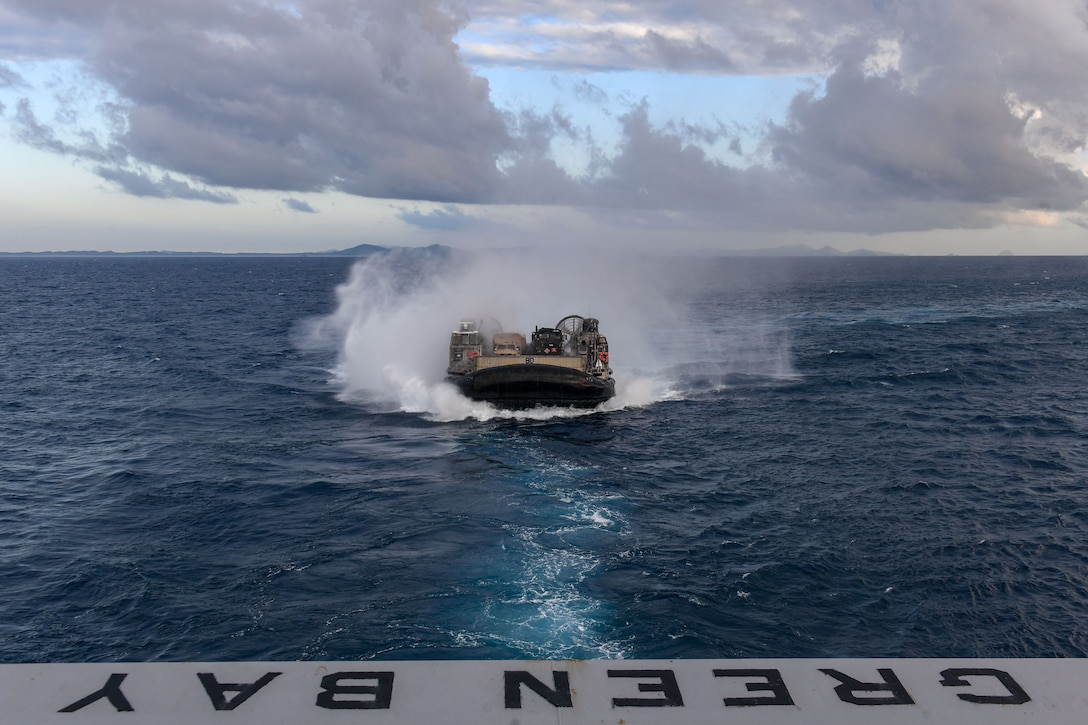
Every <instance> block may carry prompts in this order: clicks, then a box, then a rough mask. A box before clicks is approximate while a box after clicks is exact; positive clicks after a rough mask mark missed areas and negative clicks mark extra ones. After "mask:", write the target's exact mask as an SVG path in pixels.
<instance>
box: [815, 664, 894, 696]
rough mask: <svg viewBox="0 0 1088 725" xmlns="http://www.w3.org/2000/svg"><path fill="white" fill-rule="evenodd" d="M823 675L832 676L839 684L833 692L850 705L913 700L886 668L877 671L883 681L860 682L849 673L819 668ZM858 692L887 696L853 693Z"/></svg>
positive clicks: (892, 672) (892, 673)
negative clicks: (883, 693) (880, 693)
mask: <svg viewBox="0 0 1088 725" xmlns="http://www.w3.org/2000/svg"><path fill="white" fill-rule="evenodd" d="M820 672H823V673H824V674H825V675H828V676H830V677H834V678H835V679H836V680H838V681H839V682H840V683H841V684H839V685H836V686H835V694H836V695H838V696H839V699H840V700H842V701H843V702H848V703H850V704H851V705H913V704H914V700H913V699H912V698H911V696H910V694H909V693H908V692H907V688H905V687H903V683H901V682H900V681H899V678H898V677H896V676H895V672H894V671H892V670H890V669H887V668H883V667H882V668H880V669H878V670H877V672H879V673H880V676H881V677H883V678H884V681H883V682H862V681H861V680H855V679H854V678H853V677H850V676H849V675H844V674H843V673H841V672H839V671H838V670H823V669H822V670H820ZM859 692H887V693H888V695H887V696H879V695H877V696H871V697H862V696H859V695H857V694H855V693H859Z"/></svg>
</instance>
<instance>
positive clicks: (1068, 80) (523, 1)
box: [0, 0, 1088, 233]
mask: <svg viewBox="0 0 1088 725" xmlns="http://www.w3.org/2000/svg"><path fill="white" fill-rule="evenodd" d="M456 7H457V6H455V5H451V4H448V3H446V2H444V1H443V0H365V1H364V0H295V1H293V2H269V1H267V0H235V1H234V2H230V3H224V2H219V1H218V0H188V1H186V2H182V1H181V0H142V1H141V2H139V3H134V2H129V1H128V0H101V1H100V2H95V3H88V2H86V1H85V0H6V2H5V11H4V12H5V13H6V14H5V15H4V22H5V23H6V27H7V28H10V29H11V32H9V33H6V34H5V35H6V36H7V38H8V40H6V41H3V42H0V57H8V58H15V57H20V58H23V57H55V58H65V59H68V60H76V61H79V62H81V63H82V67H83V68H84V69H85V72H87V73H88V74H90V75H91V76H93V77H94V78H95V79H97V81H99V82H101V83H103V84H105V86H107V87H108V88H109V89H111V92H112V93H113V94H114V96H115V102H113V103H112V105H111V106H109V110H110V111H111V113H112V114H113V115H112V118H111V121H112V123H111V124H110V125H109V130H103V128H102V127H94V128H92V127H86V128H82V129H81V128H79V127H78V125H74V126H73V125H72V124H67V125H66V124H64V123H61V122H60V121H54V122H52V123H50V122H46V121H43V120H41V119H39V118H38V117H37V116H36V115H35V114H34V112H33V109H32V108H31V105H30V103H29V101H26V99H23V100H20V101H19V102H18V103H17V105H16V107H15V112H14V113H11V112H10V110H9V111H8V113H7V115H5V117H4V118H5V119H6V121H7V122H8V123H10V125H11V126H12V128H13V129H14V132H15V133H14V135H15V137H16V138H17V139H19V140H20V141H22V142H23V143H26V144H28V145H31V146H34V147H35V148H39V149H43V150H48V151H51V152H54V153H58V154H65V155H69V156H73V157H76V158H79V159H82V160H84V161H86V162H88V163H89V164H91V165H93V168H94V169H95V170H96V173H98V174H99V175H100V176H101V177H102V178H104V179H107V180H109V181H111V182H112V183H116V184H118V185H119V186H120V187H121V188H122V189H124V190H125V191H126V192H128V193H131V194H135V195H141V196H158V197H172V198H189V199H206V200H208V201H213V202H217V203H229V202H232V201H234V200H235V199H234V196H233V193H232V190H237V189H268V190H277V191H281V192H288V193H302V192H309V193H320V192H323V191H329V190H337V191H342V192H347V193H349V194H355V195H360V196H366V197H377V198H394V199H404V200H413V201H421V202H431V203H437V204H440V205H445V206H440V207H438V208H437V209H435V210H434V211H431V212H427V213H421V212H414V211H413V212H405V213H403V214H402V215H401V219H402V220H403V221H405V222H407V223H409V224H412V225H415V226H420V227H424V228H431V229H436V228H441V229H453V228H461V227H463V226H464V225H468V224H470V223H472V221H473V217H472V216H470V215H468V214H465V213H464V212H462V211H461V208H460V207H459V206H456V205H458V204H494V203H501V204H540V205H564V206H570V207H576V208H579V209H586V210H591V212H590V213H594V214H598V215H601V216H612V217H613V218H619V217H620V216H622V215H623V214H627V215H628V216H629V217H630V218H632V219H635V218H643V217H642V215H647V217H649V216H654V215H658V218H665V217H667V216H668V215H669V214H685V215H687V216H685V218H684V223H694V224H700V223H701V224H707V225H711V226H712V225H713V224H727V225H728V226H729V228H731V229H749V230H809V231H811V230H820V231H835V230H848V231H864V232H870V233H880V232H885V231H900V230H916V229H933V228H975V227H982V226H987V225H993V224H1001V223H1004V222H1003V220H1005V219H1008V218H1030V216H1023V217H1018V216H1016V214H1019V213H1021V212H1024V213H1026V214H1029V215H1030V214H1031V213H1032V212H1033V211H1036V210H1038V211H1045V212H1048V213H1049V212H1054V213H1058V212H1062V213H1068V214H1070V215H1072V214H1073V213H1074V212H1078V211H1079V212H1081V213H1083V211H1084V209H1085V206H1084V205H1085V202H1086V200H1088V183H1086V177H1085V175H1084V173H1083V171H1084V170H1085V168H1086V167H1088V162H1086V161H1085V156H1084V149H1085V147H1086V144H1088V76H1086V75H1085V74H1084V73H1083V71H1082V69H1083V68H1084V67H1088V24H1086V22H1085V21H1086V16H1088V12H1086V11H1085V9H1084V7H1083V3H1080V2H1075V1H1074V0H1039V1H1038V2H1030V3H1029V2H1026V1H1023V0H964V1H963V2H957V3H947V2H938V1H937V0H914V1H913V2H907V3H896V4H892V5H887V4H884V3H872V4H866V3H857V2H855V1H854V0H812V1H811V2H805V3H800V2H792V1H791V0H775V1H774V2H768V3H690V2H685V1H683V0H675V1H671V2H670V1H667V0H623V1H620V0H603V1H602V2H599V3H589V4H587V3H584V2H575V1H574V0H466V1H465V5H464V9H463V10H458V9H456ZM13 38H14V39H18V40H17V42H16V41H13V40H11V39H13ZM1041 48H1045V49H1046V52H1040V50H1039V49H1041ZM470 64H471V65H470ZM500 64H516V65H518V66H521V67H531V68H537V69H540V68H546V69H553V70H558V71H564V70H570V69H577V70H591V71H594V72H598V73H603V72H612V71H627V70H639V71H647V70H651V71H663V72H664V71H668V72H672V73H678V72H684V73H699V74H705V75H715V74H717V75H722V74H748V75H753V76H758V75H761V74H779V73H792V74H801V73H803V74H818V75H820V76H821V77H824V78H826V84H825V87H823V88H821V89H820V90H818V91H813V92H806V93H802V94H800V95H798V96H797V97H796V98H794V99H793V101H792V103H791V104H790V105H789V110H788V114H787V116H786V117H785V118H782V119H778V120H777V121H776V122H774V123H772V124H768V125H767V126H766V127H765V128H764V129H763V132H762V137H761V138H753V139H750V140H749V139H748V138H745V141H744V144H743V146H742V145H741V141H740V139H739V138H737V137H736V135H735V134H730V133H729V132H727V131H726V130H725V129H726V126H725V125H724V124H723V123H721V122H716V123H696V122H692V121H685V120H684V119H682V118H678V117H674V118H673V119H672V120H671V121H657V122H653V121H652V120H651V119H652V118H657V116H656V115H655V114H652V113H651V109H653V108H654V106H653V104H654V102H655V101H654V98H653V97H647V98H645V99H641V98H638V97H636V100H634V101H631V102H630V103H629V105H628V106H627V107H626V110H625V111H624V112H622V113H617V114H615V115H611V116H609V115H608V114H601V117H602V118H605V117H607V118H608V119H610V120H611V121H612V122H614V123H615V124H616V126H617V129H618V141H617V142H616V143H615V144H614V145H612V144H609V145H608V147H607V148H601V147H599V146H598V145H597V141H596V135H595V133H594V132H593V130H592V129H589V128H584V127H581V126H579V122H578V121H577V120H576V118H575V117H574V116H572V115H571V114H572V111H570V110H567V109H565V108H564V107H563V105H562V104H560V105H557V106H555V107H553V108H551V109H550V110H546V111H542V110H540V109H538V108H526V109H518V110H515V111H512V112H500V111H499V110H498V109H497V108H496V107H495V105H494V104H493V102H492V99H491V96H490V89H489V86H488V82H487V81H486V80H485V79H484V78H483V77H482V76H480V75H477V74H476V73H475V72H474V71H473V70H472V66H473V65H474V66H475V67H481V68H483V67H487V66H489V65H500ZM18 80H19V79H18V77H17V74H16V73H15V71H13V70H10V69H9V68H8V67H7V66H6V65H0V88H8V89H10V88H13V87H14V85H15V83H16V82H17V81H18ZM566 87H567V88H569V89H571V90H570V96H569V98H570V104H571V106H572V107H573V106H576V105H579V104H581V105H582V106H585V105H591V106H592V105H597V106H599V107H600V106H604V105H606V104H611V103H622V102H623V101H622V100H618V101H617V100H615V99H614V98H610V97H609V94H607V93H605V92H604V91H603V90H602V89H601V87H600V86H598V85H595V84H593V83H591V82H589V81H587V80H585V79H581V80H580V81H578V82H572V83H568V84H566ZM613 95H614V96H620V98H621V99H622V98H623V97H625V96H622V95H621V94H616V93H613ZM729 103H730V99H722V108H723V113H725V112H727V109H728V107H729ZM2 110H3V109H0V111H2ZM572 148H573V149H575V150H576V151H577V153H578V154H580V156H579V158H580V159H583V160H584V163H582V165H581V166H580V167H579V168H578V170H577V171H575V170H573V169H572V167H573V166H575V165H574V164H570V163H566V164H565V163H563V160H562V151H563V150H564V149H568V150H569V149H572ZM133 169H141V170H146V171H134V170H133ZM284 203H285V204H286V205H287V206H288V207H289V208H292V209H294V210H296V211H303V212H306V211H312V208H303V207H304V206H305V207H308V205H307V204H305V202H300V201H298V200H297V199H296V198H295V197H293V196H288V197H286V199H285V201H284ZM1010 214H1012V215H1013V216H1012V217H1010V216H1009V215H1010ZM477 221H478V220H477Z"/></svg>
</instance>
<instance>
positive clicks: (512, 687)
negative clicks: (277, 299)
mask: <svg viewBox="0 0 1088 725" xmlns="http://www.w3.org/2000/svg"><path fill="white" fill-rule="evenodd" d="M502 682H503V696H504V700H505V702H506V707H507V708H508V709H516V708H520V707H521V686H522V685H525V686H526V687H528V688H529V689H530V690H532V691H533V692H535V693H536V694H538V695H540V696H541V697H543V698H544V699H545V700H547V701H548V702H550V703H551V704H552V705H553V706H554V707H574V702H573V700H572V699H571V695H570V677H569V676H568V674H567V673H566V672H558V671H557V672H552V683H553V684H554V688H552V687H548V686H547V685H545V684H544V683H543V682H541V681H540V680H538V679H537V678H535V677H533V675H531V674H530V673H528V672H526V671H524V670H507V671H506V672H503V673H502Z"/></svg>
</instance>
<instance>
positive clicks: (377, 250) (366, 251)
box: [0, 244, 1004, 259]
mask: <svg viewBox="0 0 1088 725" xmlns="http://www.w3.org/2000/svg"><path fill="white" fill-rule="evenodd" d="M394 248H395V247H382V246H379V245H376V244H358V245H356V246H354V247H349V248H347V249H330V250H328V251H324V252H176V251H165V250H159V251H152V250H148V251H142V252H100V251H93V250H83V251H78V250H72V251H65V252H0V257H232V258H233V257H351V258H354V259H359V258H364V257H369V256H371V255H373V254H381V253H384V252H388V251H390V250H392V249H394ZM413 249H418V250H420V251H425V252H428V253H444V254H448V253H449V252H451V251H452V248H451V247H446V246H444V245H441V244H432V245H430V246H427V247H413ZM703 254H707V252H704V253H703ZM713 254H717V255H720V256H723V257H893V256H904V255H898V254H891V253H889V252H873V251H870V250H868V249H857V250H854V251H850V252H842V251H840V250H838V249H835V248H834V247H830V246H824V247H821V248H819V249H815V248H813V247H810V246H808V245H805V244H792V245H788V246H782V247H770V248H767V249H740V250H738V249H722V250H717V251H715V252H713ZM1003 254H1004V253H1003Z"/></svg>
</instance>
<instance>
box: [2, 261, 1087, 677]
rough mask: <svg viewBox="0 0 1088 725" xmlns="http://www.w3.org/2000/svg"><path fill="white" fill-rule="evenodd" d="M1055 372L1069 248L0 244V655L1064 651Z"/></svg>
mask: <svg viewBox="0 0 1088 725" xmlns="http://www.w3.org/2000/svg"><path fill="white" fill-rule="evenodd" d="M568 314H582V315H587V316H593V317H597V318H599V319H600V325H601V330H602V332H604V333H605V334H606V335H608V338H609V342H610V348H611V362H612V367H613V369H614V371H615V377H616V379H617V381H618V389H619V393H618V395H617V397H616V398H615V399H614V400H613V401H611V402H610V403H609V404H607V405H606V406H604V407H603V408H602V409H601V410H594V411H584V412H582V413H576V412H574V411H569V410H534V411H529V412H527V413H518V414H512V413H508V412H506V413H504V412H501V411H497V410H494V409H491V408H489V407H488V406H486V405H482V404H474V403H470V402H469V401H466V400H464V399H461V398H459V397H458V396H457V394H456V393H455V392H454V391H453V389H452V388H450V387H449V386H447V385H445V384H443V383H442V378H443V374H444V370H445V364H446V345H447V344H448V340H449V333H450V331H452V330H453V329H455V327H456V326H457V323H458V321H459V320H460V319H462V318H466V319H475V320H482V319H489V320H490V319H494V320H496V321H497V322H498V323H500V324H502V325H503V327H504V329H507V330H517V331H523V332H524V331H526V330H531V329H532V327H533V325H541V326H548V325H552V324H554V323H555V321H557V320H558V319H559V318H561V317H563V316H565V315H568ZM1086 382H1088V258H1055V257H1046V258H1016V257H996V258H980V257H949V258H914V257H904V258H900V257H876V258H871V257H837V258H791V259H736V258H712V259H691V258H689V259H673V258H640V259H635V260H627V259H623V258H622V257H619V256H612V257H609V256H607V255H603V254H602V255H599V256H596V257H593V258H589V259H582V258H580V257H579V256H578V255H563V254H553V255H548V254H541V255H532V254H524V253H517V252H507V253H492V254H490V255H482V254H481V255H474V256H470V255H466V254H458V253H450V252H443V251H442V250H434V249H431V250H424V251H419V252H392V253H389V254H379V255H376V256H373V257H370V258H368V259H366V260H361V261H356V260H352V259H345V258H336V257H313V258H307V257H274V258H261V257H222V258H219V257H210V258H209V257H127V256H124V257H80V258H75V257H73V258H41V257H7V258H2V259H0V662H6V663H14V662H34V661H77V662H80V661H116V660H138V661H153V660H168V661H194V660H195V661H207V660H281V659H282V660H309V659H320V660H327V659H331V660H367V659H470V658H674V657H675V658H707V657H709V658H732V657H746V658H747V657H752V658H758V657H852V656H857V657H886V656H887V657H938V656H941V657H943V656H956V657H1023V656H1038V657H1055V656H1076V657H1084V656H1088V392H1086Z"/></svg>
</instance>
